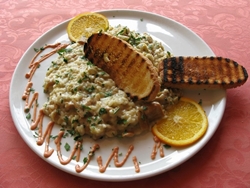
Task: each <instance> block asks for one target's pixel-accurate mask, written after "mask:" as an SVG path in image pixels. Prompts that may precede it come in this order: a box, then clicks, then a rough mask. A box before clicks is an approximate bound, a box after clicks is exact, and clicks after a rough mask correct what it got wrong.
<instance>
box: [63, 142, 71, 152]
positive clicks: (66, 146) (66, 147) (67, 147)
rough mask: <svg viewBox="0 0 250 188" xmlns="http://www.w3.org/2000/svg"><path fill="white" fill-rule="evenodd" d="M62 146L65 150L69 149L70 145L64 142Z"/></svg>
mask: <svg viewBox="0 0 250 188" xmlns="http://www.w3.org/2000/svg"><path fill="white" fill-rule="evenodd" d="M64 148H65V150H66V151H69V150H70V145H69V144H68V143H67V142H66V143H65V145H64Z"/></svg>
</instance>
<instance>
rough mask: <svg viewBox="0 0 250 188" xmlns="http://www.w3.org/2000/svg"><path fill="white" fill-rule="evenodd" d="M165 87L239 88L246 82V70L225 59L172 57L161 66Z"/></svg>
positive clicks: (160, 72)
mask: <svg viewBox="0 0 250 188" xmlns="http://www.w3.org/2000/svg"><path fill="white" fill-rule="evenodd" d="M159 74H160V77H161V79H162V81H163V86H164V87H175V88H224V89H230V88H235V87H238V86H240V85H242V84H244V83H245V82H246V80H247V79H248V74H247V71H246V69H245V68H244V67H243V66H241V65H239V64H238V63H237V62H235V61H233V60H230V59H228V58H223V57H182V56H180V57H172V58H166V59H164V60H163V61H162V63H160V65H159Z"/></svg>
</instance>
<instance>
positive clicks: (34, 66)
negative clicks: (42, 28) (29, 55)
mask: <svg viewBox="0 0 250 188" xmlns="http://www.w3.org/2000/svg"><path fill="white" fill-rule="evenodd" d="M68 45H69V44H61V43H57V44H54V45H47V46H45V47H44V49H46V48H55V49H54V50H52V51H51V52H49V53H47V54H45V55H44V56H42V58H40V59H39V60H38V61H36V62H34V61H35V59H36V58H37V56H38V55H39V54H40V53H41V52H42V51H41V50H40V51H39V52H37V54H36V55H35V56H34V57H33V59H32V61H31V63H30V65H29V68H30V72H29V73H27V74H25V77H26V78H27V79H29V81H30V80H31V79H32V77H33V75H34V73H35V71H36V69H37V68H38V67H39V65H40V63H41V62H43V61H44V60H45V59H47V58H48V57H50V56H52V55H53V54H55V53H56V52H57V51H58V50H60V49H62V48H66V47H67V46H68Z"/></svg>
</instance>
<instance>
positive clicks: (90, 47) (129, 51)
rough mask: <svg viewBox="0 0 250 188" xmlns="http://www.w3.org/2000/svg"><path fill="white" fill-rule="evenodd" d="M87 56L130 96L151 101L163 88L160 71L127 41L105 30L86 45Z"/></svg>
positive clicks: (89, 39) (91, 38)
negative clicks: (105, 32)
mask: <svg viewBox="0 0 250 188" xmlns="http://www.w3.org/2000/svg"><path fill="white" fill-rule="evenodd" d="M84 52H85V57H87V58H88V59H89V60H90V61H91V62H92V63H93V64H94V65H96V66H98V67H99V68H101V69H102V70H104V71H105V72H107V73H108V74H109V75H110V77H111V78H112V79H113V80H114V81H115V83H116V85H117V87H119V88H120V89H122V90H124V91H125V92H126V93H127V94H129V95H130V97H131V98H134V99H144V100H148V101H151V100H153V99H154V98H155V97H156V95H157V93H158V92H159V91H160V79H159V76H158V70H157V68H156V67H154V66H153V64H152V62H151V61H150V60H149V59H148V58H146V57H144V56H143V55H142V54H140V53H139V52H137V51H135V49H134V48H133V47H132V46H131V45H130V44H128V43H127V42H125V41H123V40H121V39H119V38H117V37H114V36H111V35H108V34H104V33H97V34H93V35H92V36H90V37H89V38H88V41H87V43H85V45H84Z"/></svg>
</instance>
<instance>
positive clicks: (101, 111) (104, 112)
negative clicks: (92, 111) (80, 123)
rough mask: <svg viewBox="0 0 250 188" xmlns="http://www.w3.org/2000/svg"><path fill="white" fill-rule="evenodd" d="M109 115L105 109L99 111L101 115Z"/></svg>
mask: <svg viewBox="0 0 250 188" xmlns="http://www.w3.org/2000/svg"><path fill="white" fill-rule="evenodd" d="M106 113H107V110H106V109H105V108H100V110H99V115H100V116H101V115H103V114H106Z"/></svg>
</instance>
